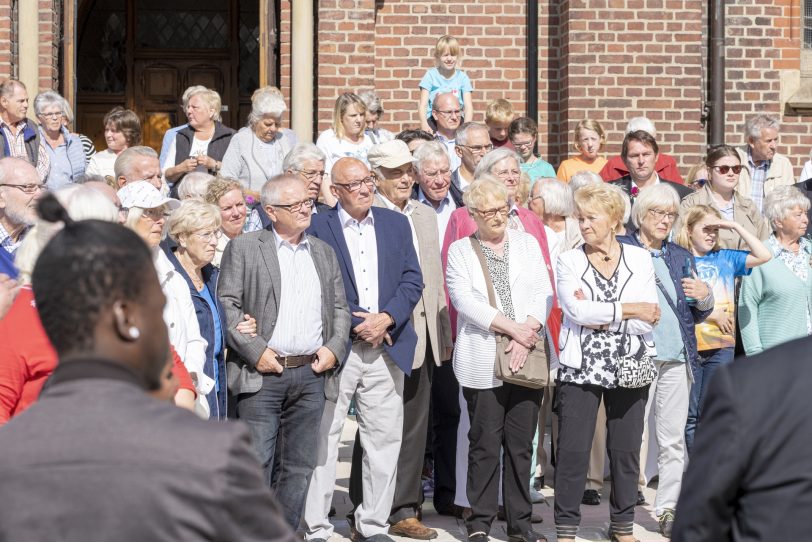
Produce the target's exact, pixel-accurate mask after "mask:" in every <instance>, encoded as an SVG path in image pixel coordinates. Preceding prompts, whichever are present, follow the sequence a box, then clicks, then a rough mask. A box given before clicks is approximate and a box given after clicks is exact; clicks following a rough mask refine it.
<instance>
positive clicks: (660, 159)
mask: <svg viewBox="0 0 812 542" xmlns="http://www.w3.org/2000/svg"><path fill="white" fill-rule="evenodd" d="M654 169H655V171H656V172H657V175H659V176H660V178H661V179H666V180H668V181H671V182H674V183H680V184H685V181H684V180H683V179H682V176H681V175H680V174H679V168H678V167H677V161H676V160H674V157H673V156H671V155H669V154H664V153H660V154H659V155H657V162H656V163H655V164H654ZM628 174H629V170H628V169H627V168H626V164H624V163H623V159H622V158H621V157H620V156H613V157H611V158H610V159H609V161H608V162H606V165H605V166H603V169H602V170H601V173H600V175H601V178H602V179H603V180H604V181H606V182H610V181H616V180H618V179H620V178H621V177H625V176H626V175H628Z"/></svg>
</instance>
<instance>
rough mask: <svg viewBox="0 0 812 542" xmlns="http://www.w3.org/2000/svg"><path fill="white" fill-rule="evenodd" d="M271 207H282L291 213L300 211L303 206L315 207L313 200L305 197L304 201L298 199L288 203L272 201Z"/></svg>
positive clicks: (305, 207) (306, 207) (307, 207)
mask: <svg viewBox="0 0 812 542" xmlns="http://www.w3.org/2000/svg"><path fill="white" fill-rule="evenodd" d="M271 207H279V208H280V209H285V210H286V211H287V212H289V213H298V212H299V211H301V210H302V209H303V208H304V209H308V210H309V209H310V208H312V207H313V200H312V199H310V198H308V199H303V200H302V201H297V202H296V203H288V204H276V203H272V204H271Z"/></svg>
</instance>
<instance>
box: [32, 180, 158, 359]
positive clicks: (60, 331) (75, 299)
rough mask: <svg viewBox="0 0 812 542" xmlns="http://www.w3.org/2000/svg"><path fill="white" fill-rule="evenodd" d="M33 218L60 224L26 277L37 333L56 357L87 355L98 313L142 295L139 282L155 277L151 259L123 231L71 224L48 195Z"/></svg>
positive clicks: (134, 235) (135, 237)
mask: <svg viewBox="0 0 812 542" xmlns="http://www.w3.org/2000/svg"><path fill="white" fill-rule="evenodd" d="M39 212H40V216H41V217H42V218H43V219H44V220H46V221H49V222H57V221H64V222H65V224H66V225H65V228H63V229H62V230H61V231H60V232H59V233H57V234H56V235H55V236H54V237H53V238H52V239H51V240H50V241H49V242H48V244H47V245H45V248H44V249H43V250H42V253H41V254H40V256H39V258H37V263H36V264H35V265H34V271H33V272H32V275H31V283H32V287H33V290H34V299H35V301H36V304H37V310H38V312H39V317H40V320H41V321H42V327H43V328H44V329H45V334H46V335H48V339H50V341H51V344H53V346H54V348H55V349H56V351H57V353H58V354H59V356H60V357H62V356H64V355H66V354H70V353H73V352H82V351H88V350H92V349H93V348H94V347H95V345H94V342H93V339H94V332H95V328H96V326H97V324H98V320H99V315H100V314H101V312H102V310H103V309H105V308H106V307H109V306H111V305H112V304H113V303H114V302H115V301H117V300H137V299H139V298H140V297H141V296H142V295H143V293H144V290H145V285H146V284H147V282H146V281H145V280H144V279H143V277H148V276H150V275H149V273H152V274H153V275H154V273H155V269H154V266H153V263H152V254H151V252H150V250H149V248H147V245H146V244H145V243H144V241H142V240H141V238H140V237H139V236H138V234H137V233H135V232H134V231H132V230H130V229H127V228H125V227H124V226H121V225H119V224H114V223H111V222H104V221H101V220H81V221H78V222H73V221H72V220H70V218H69V217H68V214H67V211H65V209H64V207H62V205H61V204H60V203H59V202H58V201H57V200H56V198H55V197H54V196H53V195H52V194H47V195H46V196H44V197H43V198H42V200H41V201H40V204H39Z"/></svg>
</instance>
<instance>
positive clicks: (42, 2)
mask: <svg viewBox="0 0 812 542" xmlns="http://www.w3.org/2000/svg"><path fill="white" fill-rule="evenodd" d="M38 1H39V16H38V20H39V51H38V59H39V88H40V90H46V89H59V48H60V47H61V43H62V42H61V26H62V2H61V1H60V0H38ZM32 94H33V92H32ZM32 98H33V96H32Z"/></svg>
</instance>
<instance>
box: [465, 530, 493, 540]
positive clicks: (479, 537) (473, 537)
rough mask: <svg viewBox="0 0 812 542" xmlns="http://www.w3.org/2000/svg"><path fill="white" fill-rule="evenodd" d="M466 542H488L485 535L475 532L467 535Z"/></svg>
mask: <svg viewBox="0 0 812 542" xmlns="http://www.w3.org/2000/svg"><path fill="white" fill-rule="evenodd" d="M468 542H488V535H487V533H483V532H482V531H477V532H475V533H471V534H469V535H468Z"/></svg>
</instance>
